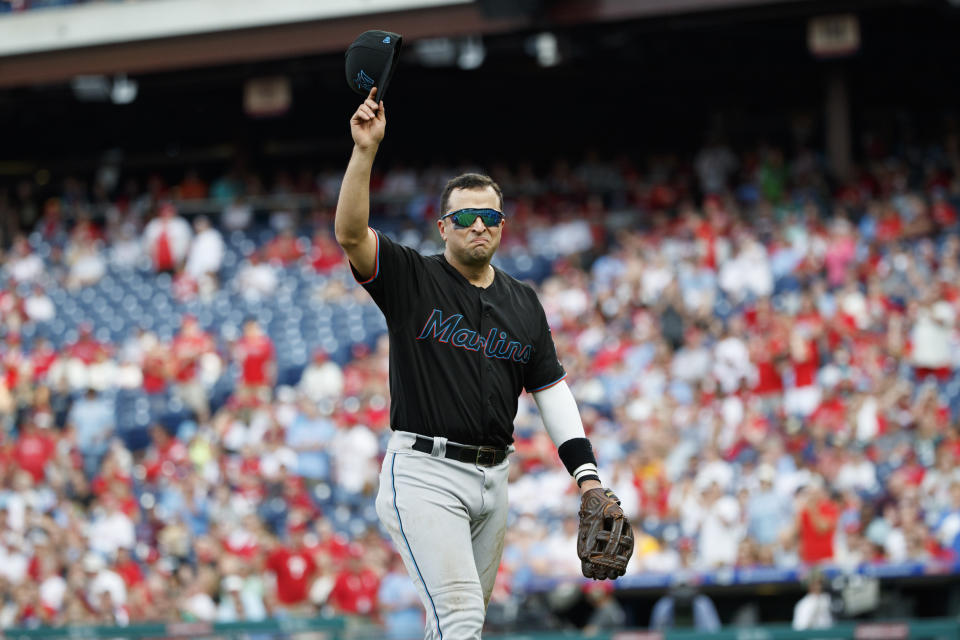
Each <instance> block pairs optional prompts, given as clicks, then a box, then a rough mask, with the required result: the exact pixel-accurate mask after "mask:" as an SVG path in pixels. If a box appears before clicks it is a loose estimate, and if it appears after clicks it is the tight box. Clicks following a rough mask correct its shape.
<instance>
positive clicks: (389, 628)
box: [377, 554, 424, 640]
mask: <svg viewBox="0 0 960 640" xmlns="http://www.w3.org/2000/svg"><path fill="white" fill-rule="evenodd" d="M377 602H378V603H379V604H380V612H381V615H382V616H383V623H384V624H383V626H384V627H385V629H386V633H387V639H388V640H419V638H420V637H422V636H423V625H424V620H423V607H422V606H420V596H419V595H418V594H417V588H416V586H414V584H413V581H412V580H411V579H410V576H409V575H408V574H407V572H406V570H405V569H404V568H403V560H402V559H401V558H400V556H399V555H396V554H394V555H393V556H392V557H391V560H390V569H389V571H387V574H386V575H385V576H383V579H382V580H381V581H380V587H379V589H378V590H377Z"/></svg>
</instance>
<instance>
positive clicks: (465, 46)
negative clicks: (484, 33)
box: [457, 36, 487, 69]
mask: <svg viewBox="0 0 960 640" xmlns="http://www.w3.org/2000/svg"><path fill="white" fill-rule="evenodd" d="M486 57H487V49H486V47H484V46H483V39H482V38H480V37H479V36H473V37H468V38H464V39H463V40H462V41H461V42H460V55H458V56H457V66H458V67H460V68H461V69H478V68H479V67H480V66H481V65H482V64H483V61H484V60H485V59H486Z"/></svg>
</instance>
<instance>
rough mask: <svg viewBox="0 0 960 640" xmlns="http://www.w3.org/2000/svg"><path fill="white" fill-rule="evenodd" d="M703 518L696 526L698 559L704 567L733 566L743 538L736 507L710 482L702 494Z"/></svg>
mask: <svg viewBox="0 0 960 640" xmlns="http://www.w3.org/2000/svg"><path fill="white" fill-rule="evenodd" d="M703 505H704V507H703V508H704V516H703V524H702V525H701V527H700V558H701V559H702V561H703V564H704V566H706V567H710V568H716V567H721V566H733V564H734V562H735V561H736V559H737V547H738V546H739V545H740V539H741V537H742V536H743V530H742V526H741V524H740V505H739V504H738V503H737V500H736V498H734V497H733V496H730V495H726V494H724V493H723V490H722V489H721V488H720V486H719V485H718V484H717V483H715V482H713V483H711V484H710V486H708V487H707V489H706V491H705V492H704V494H703Z"/></svg>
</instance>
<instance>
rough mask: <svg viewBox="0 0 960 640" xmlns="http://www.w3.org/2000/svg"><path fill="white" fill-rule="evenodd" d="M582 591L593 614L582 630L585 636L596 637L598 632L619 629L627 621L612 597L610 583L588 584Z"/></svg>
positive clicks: (621, 609) (624, 613)
mask: <svg viewBox="0 0 960 640" xmlns="http://www.w3.org/2000/svg"><path fill="white" fill-rule="evenodd" d="M584 591H585V592H586V596H587V600H588V601H589V602H590V604H591V605H592V606H593V612H591V613H590V618H589V619H588V620H587V624H586V626H584V628H583V634H584V635H585V636H594V635H597V633H599V632H600V631H612V630H616V629H621V628H623V626H624V623H625V622H626V621H627V614H626V612H624V610H623V607H622V606H620V603H619V602H617V599H616V598H614V597H613V584H612V583H610V582H593V583H588V584H587V586H586V587H585V589H584Z"/></svg>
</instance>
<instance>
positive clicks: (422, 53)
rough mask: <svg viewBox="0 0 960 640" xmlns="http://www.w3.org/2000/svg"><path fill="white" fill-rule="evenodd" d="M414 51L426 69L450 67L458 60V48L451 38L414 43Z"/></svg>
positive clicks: (427, 39) (429, 39) (428, 39)
mask: <svg viewBox="0 0 960 640" xmlns="http://www.w3.org/2000/svg"><path fill="white" fill-rule="evenodd" d="M413 50H414V52H415V54H416V56H417V60H419V61H420V64H422V65H423V66H425V67H449V66H452V65H453V64H454V62H456V60H457V48H456V46H455V45H454V43H453V40H451V39H450V38H425V39H423V40H417V41H416V42H414V43H413Z"/></svg>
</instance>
